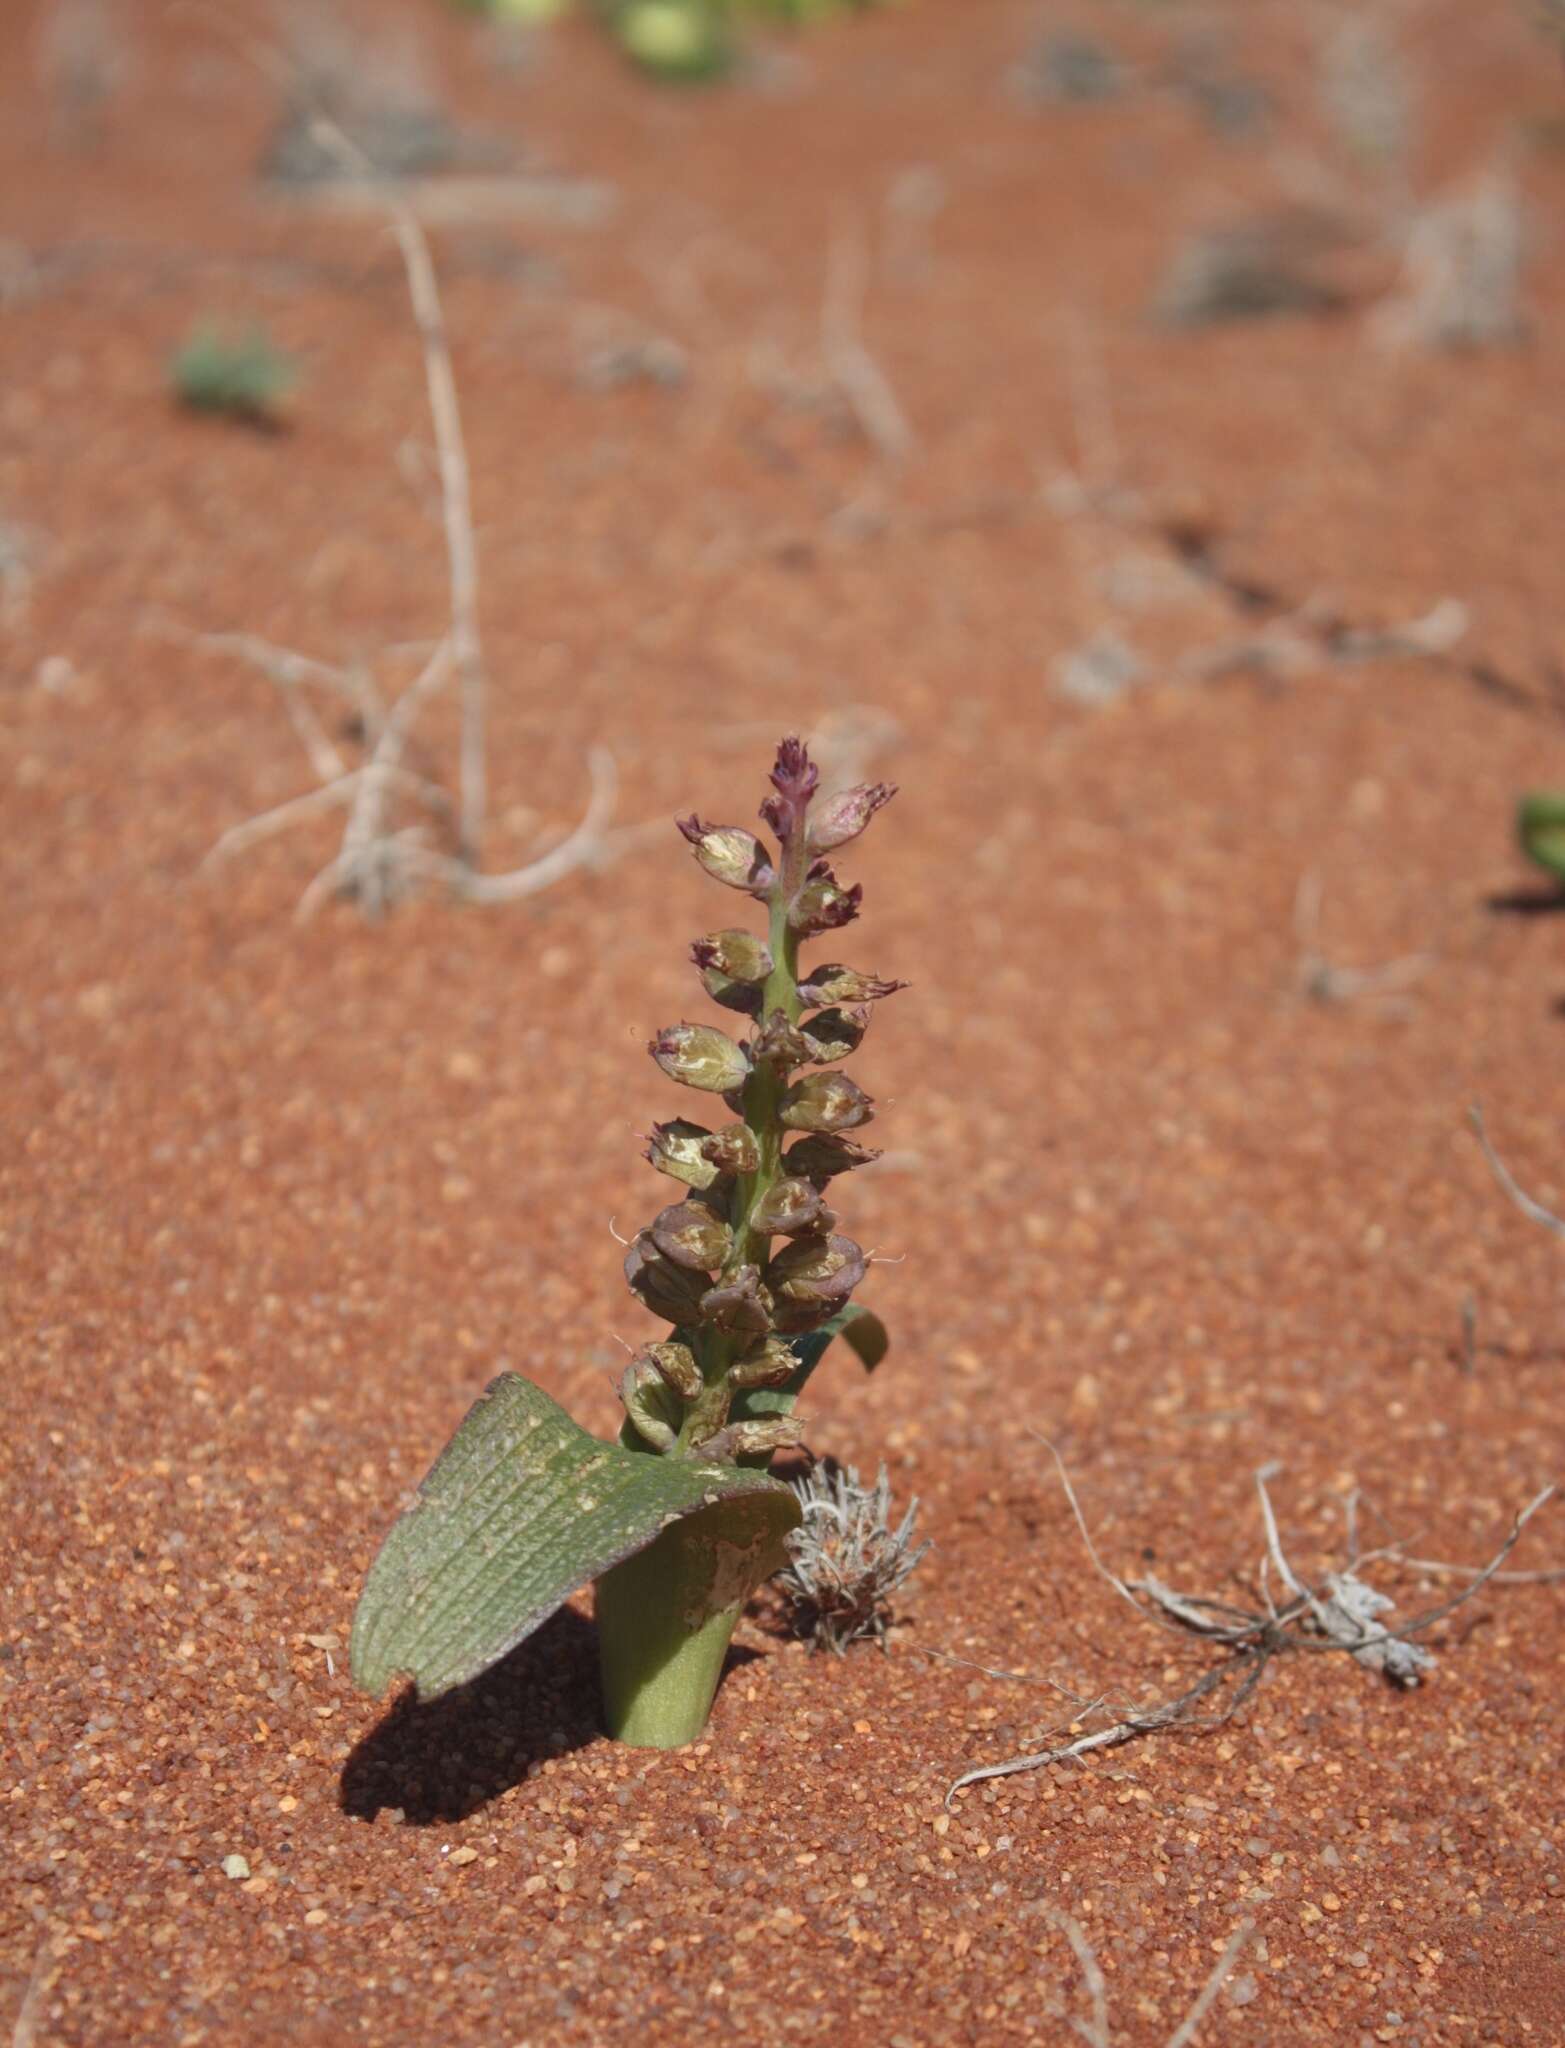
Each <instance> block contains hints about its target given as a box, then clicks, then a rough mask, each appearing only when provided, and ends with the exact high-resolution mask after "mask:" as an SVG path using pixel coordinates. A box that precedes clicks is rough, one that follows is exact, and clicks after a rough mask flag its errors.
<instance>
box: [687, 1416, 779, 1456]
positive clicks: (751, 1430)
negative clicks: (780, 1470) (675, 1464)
mask: <svg viewBox="0 0 1565 2048" xmlns="http://www.w3.org/2000/svg"><path fill="white" fill-rule="evenodd" d="M803 1442H804V1430H803V1427H802V1426H801V1425H800V1424H799V1423H798V1422H796V1421H795V1420H794V1418H793V1417H792V1416H791V1415H772V1416H768V1417H767V1418H766V1419H765V1420H764V1421H755V1422H730V1423H729V1424H728V1426H727V1428H726V1429H720V1430H719V1431H718V1432H717V1434H716V1436H712V1437H708V1438H707V1440H706V1442H705V1443H704V1444H702V1445H700V1446H699V1448H698V1449H697V1451H696V1456H697V1457H699V1458H703V1459H704V1458H728V1459H733V1458H746V1457H751V1458H753V1457H759V1456H761V1455H762V1454H763V1453H765V1452H768V1451H791V1450H794V1449H795V1448H796V1447H797V1446H798V1445H799V1444H802V1443H803Z"/></svg>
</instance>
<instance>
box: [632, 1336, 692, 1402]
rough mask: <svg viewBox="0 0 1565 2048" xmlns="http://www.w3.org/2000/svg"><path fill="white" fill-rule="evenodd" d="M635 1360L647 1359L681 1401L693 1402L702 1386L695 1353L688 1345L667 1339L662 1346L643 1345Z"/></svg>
mask: <svg viewBox="0 0 1565 2048" xmlns="http://www.w3.org/2000/svg"><path fill="white" fill-rule="evenodd" d="M636 1356H637V1358H645V1359H649V1360H650V1361H651V1363H652V1364H653V1365H654V1366H656V1368H657V1370H658V1371H659V1372H660V1373H661V1374H662V1375H663V1377H664V1379H666V1380H667V1381H668V1383H669V1385H670V1386H671V1387H672V1388H673V1389H674V1392H675V1393H676V1394H678V1395H679V1397H680V1399H681V1400H683V1401H693V1400H694V1399H695V1398H696V1396H697V1394H699V1393H700V1391H701V1388H702V1386H703V1384H704V1382H703V1381H702V1378H701V1368H700V1366H699V1365H697V1364H696V1359H695V1353H694V1352H693V1351H692V1350H691V1349H690V1346H689V1345H688V1344H676V1343H675V1342H674V1341H673V1340H672V1339H669V1340H668V1341H666V1342H665V1343H662V1344H643V1345H642V1347H641V1349H640V1350H639V1351H638V1352H637V1353H636Z"/></svg>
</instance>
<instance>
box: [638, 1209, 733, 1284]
mask: <svg viewBox="0 0 1565 2048" xmlns="http://www.w3.org/2000/svg"><path fill="white" fill-rule="evenodd" d="M733 1241H734V1234H733V1232H732V1231H731V1230H730V1229H729V1227H728V1225H727V1224H726V1223H724V1222H723V1221H722V1220H721V1218H720V1217H717V1216H714V1215H713V1213H712V1211H711V1210H710V1209H708V1208H707V1207H706V1206H705V1205H704V1204H703V1203H701V1202H676V1203H675V1204H674V1205H673V1206H672V1207H671V1208H667V1209H664V1210H662V1211H661V1212H660V1213H659V1215H658V1216H657V1217H656V1218H654V1220H653V1224H652V1242H653V1243H654V1244H655V1245H656V1246H657V1248H658V1250H659V1251H660V1252H661V1253H662V1254H663V1256H664V1258H665V1259H672V1260H673V1261H674V1264H675V1265H676V1266H688V1267H689V1268H690V1270H691V1271H692V1272H695V1273H716V1272H718V1271H719V1270H720V1269H721V1267H722V1264H723V1261H724V1260H725V1259H726V1258H727V1257H728V1254H729V1252H730V1250H731V1249H732V1248H733Z"/></svg>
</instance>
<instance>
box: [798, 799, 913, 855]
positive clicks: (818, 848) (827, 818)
mask: <svg viewBox="0 0 1565 2048" xmlns="http://www.w3.org/2000/svg"><path fill="white" fill-rule="evenodd" d="M896 793H897V786H896V784H895V783H894V782H861V783H860V784H859V786H858V788H857V789H845V790H843V791H842V792H841V793H840V794H839V795H837V796H829V797H827V799H826V800H825V802H824V803H822V804H817V806H816V808H815V814H814V816H813V817H812V818H811V819H810V847H811V850H812V851H813V852H815V853H830V852H831V850H832V848H833V847H834V846H846V845H847V843H848V841H849V840H850V839H857V838H858V836H859V834H860V833H861V832H862V831H863V830H864V827H865V826H866V825H867V824H868V823H869V821H870V819H871V818H873V817H874V815H875V813H876V812H877V811H878V810H879V809H880V807H881V805H882V804H889V803H890V801H891V799H892V798H893V797H894V796H895V795H896Z"/></svg>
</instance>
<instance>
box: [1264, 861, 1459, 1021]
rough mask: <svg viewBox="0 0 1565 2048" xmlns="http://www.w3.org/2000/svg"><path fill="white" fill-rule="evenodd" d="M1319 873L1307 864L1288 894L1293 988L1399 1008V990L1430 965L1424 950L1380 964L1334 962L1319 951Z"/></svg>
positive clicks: (1332, 999) (1318, 998)
mask: <svg viewBox="0 0 1565 2048" xmlns="http://www.w3.org/2000/svg"><path fill="white" fill-rule="evenodd" d="M1320 897H1321V885H1320V876H1319V875H1318V874H1317V873H1316V872H1315V871H1314V869H1313V868H1311V869H1309V870H1307V871H1306V872H1305V873H1304V874H1302V875H1301V876H1300V877H1299V886H1298V889H1297V891H1296V892H1295V894H1294V899H1293V929H1294V933H1295V936H1296V937H1297V939H1298V944H1299V963H1298V984H1299V991H1300V993H1301V994H1302V995H1304V996H1305V997H1307V998H1308V999H1309V1001H1311V1002H1314V1003H1327V1004H1330V1003H1351V1002H1356V1001H1357V1000H1358V999H1359V998H1360V997H1361V996H1362V997H1368V998H1370V999H1371V1000H1372V1001H1374V1002H1377V1003H1382V1004H1384V1005H1386V1007H1388V1008H1405V1007H1406V1005H1405V1004H1403V1003H1402V1002H1401V1000H1400V996H1401V991H1402V990H1404V989H1407V988H1410V987H1411V986H1412V984H1413V983H1414V982H1415V981H1418V980H1421V979H1422V977H1423V976H1424V975H1426V974H1427V973H1428V972H1429V970H1430V968H1431V967H1432V966H1433V965H1434V956H1433V954H1430V953H1407V954H1404V955H1403V956H1402V957H1401V958H1400V959H1398V960H1391V961H1388V962H1387V964H1386V965H1385V966H1384V967H1339V966H1337V965H1336V964H1335V962H1333V961H1331V960H1329V959H1328V958H1327V957H1326V955H1325V954H1324V953H1322V952H1321V950H1320V948H1319V945H1318V943H1317V940H1318V935H1319V931H1320Z"/></svg>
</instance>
